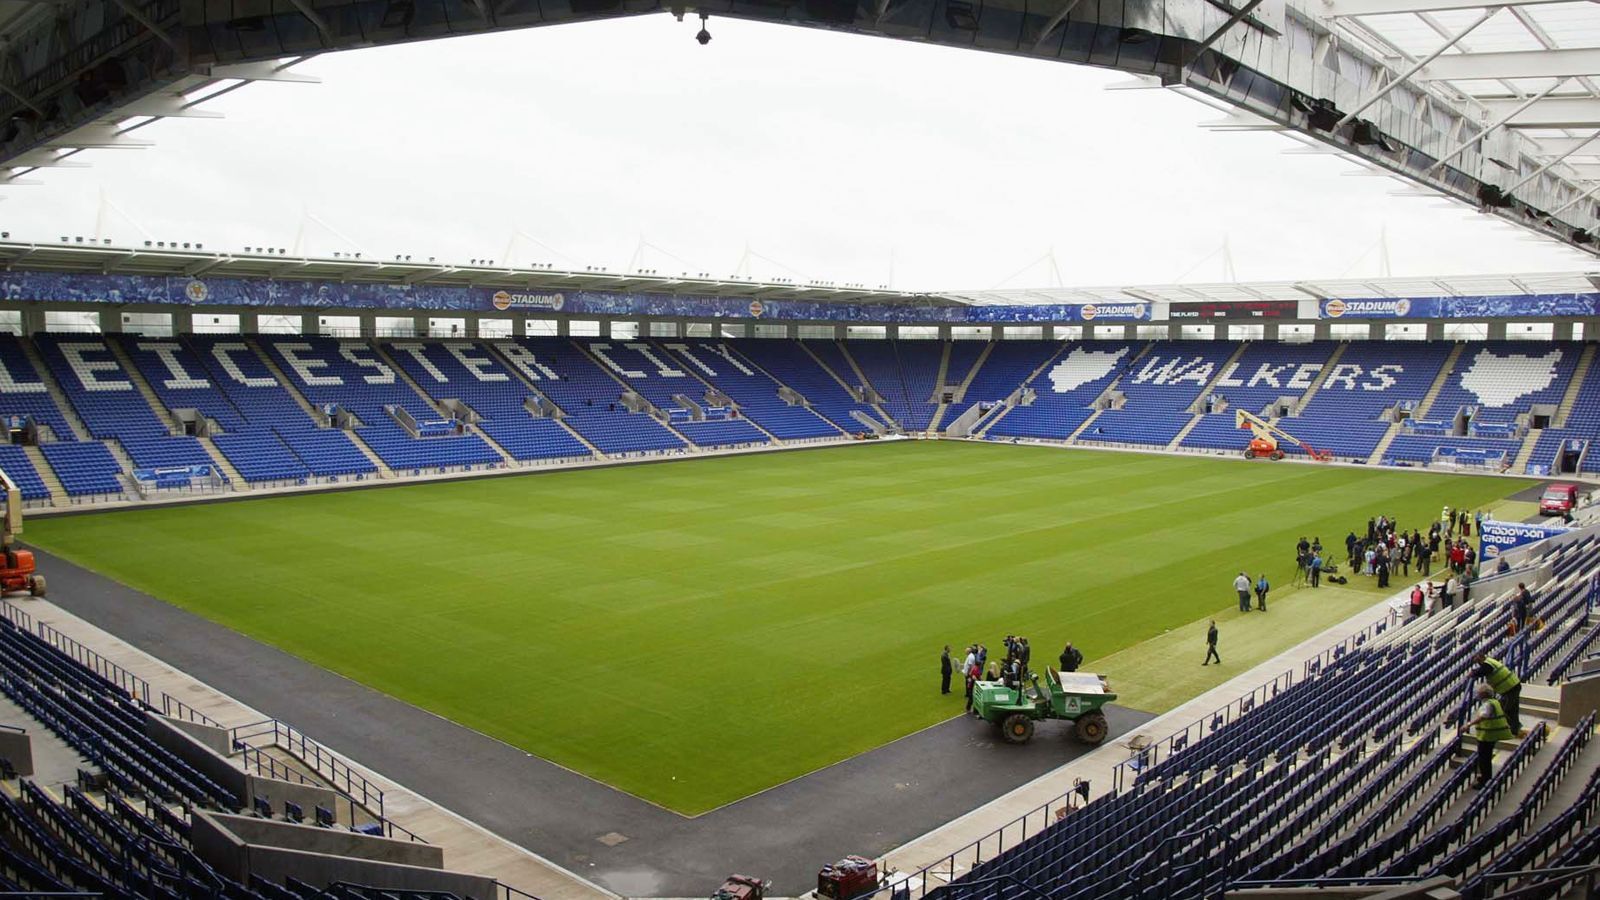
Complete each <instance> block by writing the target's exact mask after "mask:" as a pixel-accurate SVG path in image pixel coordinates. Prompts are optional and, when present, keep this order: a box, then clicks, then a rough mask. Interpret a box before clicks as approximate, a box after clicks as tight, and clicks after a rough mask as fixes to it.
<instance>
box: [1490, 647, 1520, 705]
mask: <svg viewBox="0 0 1600 900" xmlns="http://www.w3.org/2000/svg"><path fill="white" fill-rule="evenodd" d="M1483 664H1484V665H1486V666H1488V667H1489V678H1488V681H1489V687H1491V688H1494V692H1495V693H1496V694H1499V695H1501V696H1502V697H1503V696H1505V693H1506V691H1509V690H1511V689H1512V688H1514V687H1516V686H1517V685H1519V684H1521V683H1522V682H1521V681H1520V680H1519V679H1518V678H1517V673H1515V672H1513V671H1511V670H1510V669H1508V668H1506V664H1505V663H1503V662H1501V661H1500V660H1498V659H1495V658H1494V657H1492V656H1485V657H1484V658H1483Z"/></svg>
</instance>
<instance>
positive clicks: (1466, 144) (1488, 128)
mask: <svg viewBox="0 0 1600 900" xmlns="http://www.w3.org/2000/svg"><path fill="white" fill-rule="evenodd" d="M1566 82H1567V80H1566V79H1565V78H1563V79H1560V80H1559V81H1556V82H1555V83H1553V84H1551V85H1550V86H1549V87H1547V88H1545V89H1544V90H1542V91H1540V92H1539V93H1537V94H1534V95H1533V96H1532V97H1529V98H1528V99H1526V100H1524V101H1522V102H1521V103H1519V104H1517V105H1516V106H1515V107H1514V108H1512V109H1509V110H1507V111H1506V113H1505V114H1504V115H1502V116H1500V117H1499V118H1498V119H1495V120H1494V121H1493V122H1490V123H1489V124H1488V125H1485V126H1484V127H1483V130H1482V131H1480V132H1478V133H1477V135H1475V136H1474V137H1472V138H1471V139H1470V140H1466V141H1462V142H1461V143H1460V144H1459V145H1457V146H1456V148H1455V149H1453V150H1451V151H1450V152H1449V153H1446V154H1445V155H1444V156H1441V157H1439V161H1438V162H1436V163H1434V164H1433V165H1432V166H1431V167H1429V169H1428V171H1429V172H1437V171H1439V170H1440V169H1441V168H1443V167H1444V164H1445V163H1447V162H1449V161H1450V160H1452V159H1455V158H1456V157H1457V156H1460V155H1461V154H1462V153H1464V152H1466V151H1467V150H1468V149H1469V148H1471V147H1475V146H1477V144H1478V142H1479V141H1481V140H1483V139H1484V138H1486V137H1488V136H1489V134H1490V133H1491V132H1493V131H1494V130H1495V129H1497V128H1500V127H1501V126H1503V125H1505V124H1506V123H1507V122H1509V121H1511V120H1512V119H1513V118H1515V117H1516V116H1517V115H1518V114H1520V113H1521V112H1522V111H1523V110H1525V109H1527V108H1528V107H1530V106H1532V105H1534V104H1535V103H1538V102H1539V101H1540V100H1543V99H1544V98H1545V97H1548V96H1549V95H1550V92H1551V91H1553V90H1555V89H1556V88H1558V87H1560V86H1561V85H1563V84H1566ZM1584 143H1585V144H1587V143H1588V141H1584Z"/></svg>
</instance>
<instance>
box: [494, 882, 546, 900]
mask: <svg viewBox="0 0 1600 900" xmlns="http://www.w3.org/2000/svg"><path fill="white" fill-rule="evenodd" d="M495 886H496V887H498V888H499V889H500V896H502V897H504V898H506V900H515V898H517V897H527V898H529V900H539V897H538V896H536V895H534V894H530V893H528V892H527V891H521V890H517V889H516V888H514V887H512V886H511V885H509V884H506V883H504V882H501V881H496V882H495Z"/></svg>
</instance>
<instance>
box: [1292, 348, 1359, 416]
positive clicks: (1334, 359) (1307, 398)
mask: <svg viewBox="0 0 1600 900" xmlns="http://www.w3.org/2000/svg"><path fill="white" fill-rule="evenodd" d="M1348 349H1350V345H1349V344H1346V343H1341V344H1339V345H1338V346H1336V347H1334V348H1333V355H1332V356H1330V357H1328V361H1327V362H1325V363H1323V364H1322V371H1321V372H1318V373H1317V380H1316V381H1313V382H1311V387H1309V388H1306V392H1305V393H1304V394H1301V395H1300V401H1299V402H1298V403H1296V404H1295V405H1294V414H1295V415H1297V416H1298V415H1299V414H1300V411H1301V410H1303V409H1305V408H1306V407H1307V406H1309V405H1310V404H1311V401H1312V399H1313V398H1315V397H1316V396H1317V392H1318V391H1320V390H1322V382H1323V381H1325V380H1327V377H1328V376H1329V375H1330V374H1332V372H1333V367H1334V366H1337V365H1338V364H1339V360H1340V359H1343V358H1344V351H1346V350H1348Z"/></svg>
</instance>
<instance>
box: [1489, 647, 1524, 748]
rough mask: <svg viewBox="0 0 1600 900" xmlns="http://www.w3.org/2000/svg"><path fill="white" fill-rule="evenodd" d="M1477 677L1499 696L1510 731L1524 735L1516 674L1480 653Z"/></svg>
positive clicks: (1520, 685) (1502, 664)
mask: <svg viewBox="0 0 1600 900" xmlns="http://www.w3.org/2000/svg"><path fill="white" fill-rule="evenodd" d="M1478 677H1479V678H1482V679H1483V680H1484V681H1485V682H1487V683H1488V685H1489V687H1490V688H1491V689H1492V690H1493V691H1494V692H1495V694H1497V695H1499V697H1500V705H1501V707H1502V708H1503V709H1504V710H1505V714H1506V721H1507V722H1509V723H1510V724H1511V730H1512V731H1513V732H1514V733H1516V735H1517V736H1518V737H1521V736H1522V735H1523V734H1524V733H1525V732H1523V730H1522V681H1521V679H1519V678H1517V673H1515V672H1513V671H1511V668H1510V667H1509V666H1507V665H1506V664H1505V663H1503V662H1501V661H1500V660H1498V659H1495V658H1494V657H1492V656H1490V655H1489V654H1487V653H1483V652H1481V651H1480V652H1479V653H1478Z"/></svg>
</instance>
